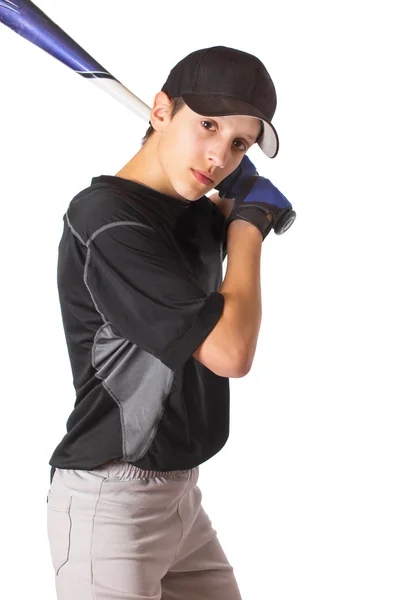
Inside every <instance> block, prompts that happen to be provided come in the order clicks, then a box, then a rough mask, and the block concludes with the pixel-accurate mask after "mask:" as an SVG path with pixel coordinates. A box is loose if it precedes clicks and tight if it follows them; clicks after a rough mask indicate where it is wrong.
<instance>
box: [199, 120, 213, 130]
mask: <svg viewBox="0 0 400 600" xmlns="http://www.w3.org/2000/svg"><path fill="white" fill-rule="evenodd" d="M203 123H208V124H209V125H212V123H211V121H202V122H201V124H202V125H203ZM205 129H208V127H205Z"/></svg>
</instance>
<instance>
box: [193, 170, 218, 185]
mask: <svg viewBox="0 0 400 600" xmlns="http://www.w3.org/2000/svg"><path fill="white" fill-rule="evenodd" d="M192 173H193V175H194V176H195V177H196V179H197V181H200V183H202V184H203V185H210V184H211V183H214V181H213V180H212V179H210V178H209V177H207V176H206V175H203V173H201V172H200V171H195V170H194V169H192Z"/></svg>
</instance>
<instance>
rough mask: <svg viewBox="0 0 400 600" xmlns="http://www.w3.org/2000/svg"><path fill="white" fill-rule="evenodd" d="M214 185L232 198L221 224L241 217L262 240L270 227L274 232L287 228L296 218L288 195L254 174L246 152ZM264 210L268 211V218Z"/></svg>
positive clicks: (253, 168) (256, 173)
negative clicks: (258, 233)
mask: <svg viewBox="0 0 400 600" xmlns="http://www.w3.org/2000/svg"><path fill="white" fill-rule="evenodd" d="M215 189H216V190H217V191H218V194H219V196H220V197H221V198H234V199H235V203H234V205H233V208H232V211H231V213H230V215H229V216H228V218H227V220H226V222H225V226H226V227H228V225H229V224H230V223H231V222H232V221H234V220H235V219H243V220H244V221H248V222H249V223H251V224H252V225H255V226H256V227H257V228H258V229H259V231H260V232H261V235H262V236H263V241H264V239H265V238H266V236H267V235H268V233H269V232H270V231H271V229H274V231H275V233H276V234H278V235H279V234H282V233H284V232H285V231H287V230H288V229H289V227H290V226H291V225H292V223H293V221H294V220H295V218H296V213H295V211H294V210H292V205H291V204H290V202H289V201H288V199H287V198H286V197H285V196H284V195H283V194H282V193H281V192H280V191H279V190H278V188H276V187H275V186H274V185H273V183H271V181H270V180H269V179H266V178H265V177H261V176H259V175H258V172H257V169H256V167H255V165H253V163H252V162H251V160H250V159H249V158H248V156H247V155H245V156H244V157H243V158H242V160H241V162H240V164H239V166H238V167H237V168H236V169H235V170H234V171H232V173H231V174H230V175H228V177H226V178H225V179H224V180H223V181H221V183H219V184H218V185H217V186H216V187H215ZM268 214H270V215H272V220H271V221H269V219H268V216H267V215H268Z"/></svg>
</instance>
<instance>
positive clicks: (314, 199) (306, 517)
mask: <svg viewBox="0 0 400 600" xmlns="http://www.w3.org/2000/svg"><path fill="white" fill-rule="evenodd" d="M16 1H17V0H16ZM38 5H39V6H40V7H41V9H42V10H44V11H45V12H46V13H47V14H48V16H49V17H50V18H51V19H53V20H54V21H55V22H56V23H57V24H58V25H59V26H60V27H62V28H63V29H65V31H66V32H67V33H69V35H71V36H72V37H73V38H74V39H75V40H76V41H77V42H78V43H79V44H80V45H81V46H83V47H84V48H85V49H86V50H87V51H88V52H89V53H90V54H91V55H92V56H93V57H94V58H95V59H97V60H98V61H99V62H100V64H102V65H103V66H104V67H105V68H106V69H108V70H109V71H111V73H113V74H114V75H115V76H116V77H117V78H118V79H120V80H121V81H122V82H123V83H124V84H125V85H126V86H127V87H128V88H129V89H131V90H132V91H133V92H134V93H135V94H136V95H138V96H139V97H140V98H141V99H142V100H143V101H144V102H146V103H147V104H148V105H152V102H153V98H154V95H155V94H156V92H157V91H159V90H160V89H161V87H162V85H163V83H164V81H165V79H166V78H167V76H168V73H169V71H170V69H171V68H172V67H173V66H174V65H175V64H176V63H177V62H178V61H179V60H180V59H181V58H183V57H184V56H186V55H187V54H189V53H190V52H192V51H193V50H196V49H199V48H204V47H208V46H213V45H226V46H231V47H236V48H238V49H241V50H245V51H247V52H251V53H253V54H256V55H257V56H258V57H259V58H260V59H261V60H262V61H263V62H264V64H265V65H266V67H267V69H268V70H269V72H270V73H271V76H272V78H273V80H274V83H275V86H276V89H277V94H278V108H277V111H276V113H275V117H274V124H275V127H276V129H277V131H278V133H279V137H280V152H279V155H278V156H277V157H276V158H275V159H273V160H270V159H268V158H266V157H265V156H264V155H263V154H262V152H261V151H260V150H259V149H258V148H257V147H256V148H254V149H251V150H250V152H249V157H250V158H251V160H253V162H255V164H256V165H257V167H258V170H259V172H260V174H262V175H264V176H266V177H269V178H270V179H271V180H272V181H273V182H274V183H275V185H277V186H278V187H279V188H280V189H281V191H282V192H283V193H284V194H285V195H286V196H287V197H288V198H289V200H290V201H291V202H292V204H293V207H294V209H295V210H296V211H297V215H298V217H297V221H296V222H295V224H294V225H293V227H292V228H291V229H290V230H289V231H288V232H287V233H286V234H284V235H283V236H276V235H274V234H273V233H271V234H270V235H269V236H268V238H267V239H266V240H265V242H264V244H263V251H262V299H263V321H262V326H261V331H260V335H259V341H258V346H257V352H256V357H255V360H254V363H253V367H252V369H251V371H250V373H249V374H248V375H247V376H246V377H244V378H242V379H231V433H230V438H229V440H228V443H227V445H226V446H225V447H224V448H223V450H222V451H221V452H220V453H219V454H218V455H217V456H215V457H214V458H212V459H211V460H210V461H208V462H207V463H205V464H204V465H202V466H201V468H200V480H199V486H200V488H201V490H202V492H203V503H204V507H205V508H206V510H207V512H208V514H209V516H210V518H211V520H212V522H213V525H214V527H215V529H216V530H217V532H218V535H219V539H220V541H221V543H222V545H223V547H224V549H225V551H226V554H227V556H228V558H229V560H230V562H231V563H232V564H233V566H234V569H235V573H236V577H237V580H238V583H239V586H240V588H241V591H242V595H243V599H244V600H254V599H256V598H257V600H264V599H265V600H297V599H303V598H304V599H307V600H321V599H323V600H331V599H332V600H338V599H339V598H340V600H356V599H360V600H361V599H362V600H367V599H368V600H372V599H374V600H382V599H385V600H395V599H396V600H398V598H399V597H400V596H399V595H400V580H399V560H400V546H399V544H400V516H399V505H400V488H399V414H400V411H399V399H400V394H399V383H398V374H399V350H398V338H399V329H400V327H399V325H400V323H399V313H398V307H399V300H400V297H399V291H398V285H399V282H398V279H399V269H398V263H399V241H398V240H399V235H398V227H399V223H400V219H399V217H400V211H399V183H398V178H399V134H400V127H399V106H400V97H399V83H398V81H399V71H398V58H399V46H398V43H397V40H398V21H397V20H396V19H395V11H394V7H395V3H394V2H391V3H390V2H387V1H385V0H383V1H382V0H381V1H380V2H379V3H378V2H374V3H372V2H365V1H364V2H361V1H360V2H354V1H353V2H352V1H349V0H347V1H346V2H343V1H337V2H336V3H329V4H328V3H322V2H317V1H313V2H312V1H307V0H305V1H303V2H295V1H294V0H293V1H291V2H290V1H286V0H281V1H280V2H273V3H270V2H261V3H255V2H250V3H249V2H246V3H240V4H237V5H234V4H230V3H229V4H228V3H222V2H221V3H218V2H213V3H200V4H199V3H195V4H193V5H192V4H191V3H188V2H180V1H176V0H175V1H174V2H165V3H164V2H151V3H136V2H132V1H131V2H128V1H122V0H113V2H112V3H111V2H109V1H108V2H105V1H103V0H102V1H100V0H96V1H94V0H90V1H89V0H84V1H83V2H82V1H80V2H78V1H77V0H68V2H67V1H63V2H61V1H58V2H55V1H54V0H40V2H39V1H38ZM256 7H257V8H256ZM0 56H1V58H2V60H1V68H2V76H1V83H0V91H1V95H0V106H1V130H0V169H1V179H0V196H1V225H2V227H1V237H0V240H1V249H0V250H1V253H0V256H1V290H2V292H1V317H2V319H1V322H2V327H1V330H2V339H1V341H2V344H1V346H2V356H3V358H2V414H1V423H2V435H1V439H0V451H1V457H2V459H3V464H2V469H1V486H2V493H1V504H2V517H3V519H2V529H1V537H2V545H3V548H4V549H5V550H6V558H5V559H4V558H3V561H2V564H3V569H2V571H3V573H2V581H1V586H2V590H3V592H4V597H7V598H8V599H11V598H15V599H17V598H18V600H20V599H21V598H31V597H33V596H34V597H36V596H38V597H39V596H40V597H41V599H42V600H45V599H46V600H47V599H54V598H55V590H54V581H53V570H52V565H51V559H50V553H49V548H48V542H47V534H46V507H47V505H46V497H47V491H48V487H49V475H50V466H49V465H48V461H49V458H50V456H51V454H52V452H53V450H54V448H55V447H56V445H57V444H58V443H59V442H60V440H61V438H62V437H63V435H64V433H65V424H66V420H67V418H68V416H69V414H70V412H71V410H72V408H73V403H74V400H75V397H74V389H73V386H72V375H71V371H70V365H69V360H68V354H67V348H66V344H65V339H64V332H63V327H62V321H61V313H60V309H59V302H58V293H57V287H56V264H57V249H58V248H57V247H58V243H59V240H60V237H61V232H62V216H63V214H64V212H65V210H66V208H67V206H68V204H69V202H70V201H71V199H72V197H73V196H74V195H75V194H76V193H77V192H78V191H79V190H80V189H82V188H84V187H87V186H88V185H90V181H91V178H92V177H93V176H96V175H100V174H111V175H113V174H115V173H116V172H117V171H118V170H119V169H120V168H121V167H122V166H123V165H124V164H125V163H126V162H127V161H128V160H129V159H130V158H131V156H133V154H135V153H136V152H137V151H138V149H139V147H140V145H139V144H140V138H141V137H142V135H144V132H145V130H146V128H147V123H146V122H144V121H142V120H141V119H139V118H138V117H136V116H135V115H134V113H132V112H130V111H129V110H128V109H127V108H125V107H123V106H122V105H120V104H119V103H117V102H116V101H115V100H114V99H113V98H111V97H110V96H108V95H107V94H105V93H103V92H102V91H100V90H98V89H97V88H96V87H95V86H94V85H92V84H91V83H90V82H88V81H87V80H85V79H83V78H82V77H79V76H78V75H76V74H75V73H74V72H72V71H71V70H69V69H68V68H67V67H65V66H64V65H62V64H60V63H59V62H58V61H56V60H55V59H54V58H53V57H51V56H49V55H48V54H46V53H45V52H44V51H43V50H41V49H38V48H36V47H35V46H33V45H32V44H30V43H29V42H28V41H26V40H25V39H23V38H21V37H20V36H18V35H17V34H16V33H14V32H13V31H11V30H10V29H8V28H6V27H5V26H3V25H0ZM224 265H225V268H226V262H225V263H224ZM6 590H8V591H7V594H5V591H6ZM187 600H190V599H189V598H188V599H187ZM210 600H214V599H211V598H210ZM215 600H216V599H215ZM227 600H228V599H227Z"/></svg>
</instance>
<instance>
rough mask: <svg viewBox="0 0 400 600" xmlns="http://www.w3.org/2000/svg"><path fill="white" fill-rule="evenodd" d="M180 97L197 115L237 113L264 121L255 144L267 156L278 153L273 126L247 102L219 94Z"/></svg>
mask: <svg viewBox="0 0 400 600" xmlns="http://www.w3.org/2000/svg"><path fill="white" fill-rule="evenodd" d="M182 98H183V100H184V101H185V102H186V104H187V105H188V106H189V108H190V109H191V110H193V111H194V112H196V113H198V114H199V115H204V116H207V117H224V116H226V115H238V116H245V117H255V118H257V119H260V120H261V121H263V123H264V134H263V135H262V137H261V138H260V139H259V140H258V142H257V144H258V145H259V146H260V148H261V150H262V151H263V152H264V154H266V156H268V157H269V158H275V156H276V155H277V154H278V150H279V138H278V134H277V133H276V130H275V128H274V126H273V125H272V123H271V122H270V121H269V120H268V119H267V118H266V116H265V115H263V114H262V113H261V112H260V111H259V110H257V109H256V108H254V107H253V106H251V104H249V103H248V102H244V101H243V100H237V99H236V98H229V97H227V96H221V95H219V94H207V95H201V94H182Z"/></svg>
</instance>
